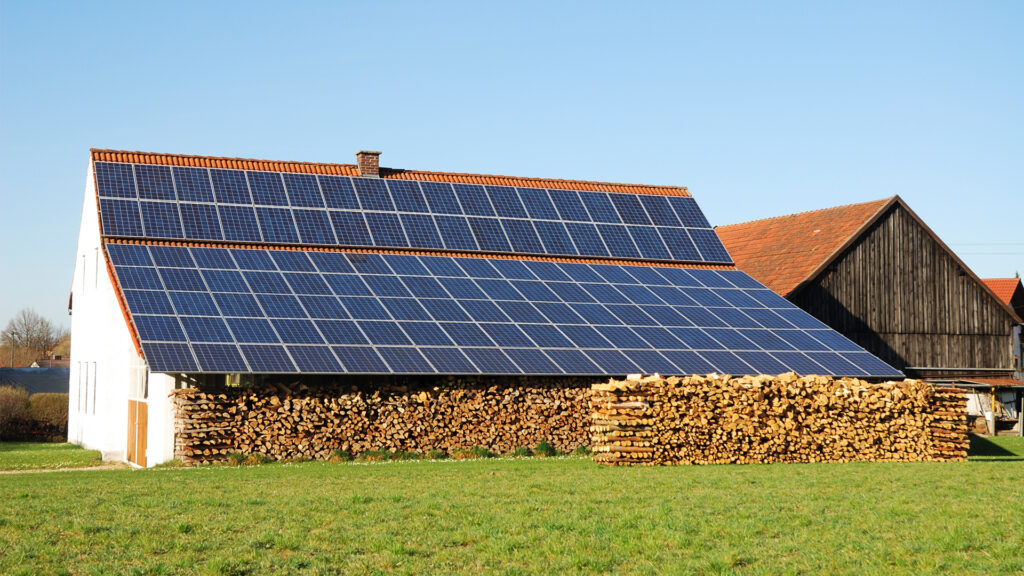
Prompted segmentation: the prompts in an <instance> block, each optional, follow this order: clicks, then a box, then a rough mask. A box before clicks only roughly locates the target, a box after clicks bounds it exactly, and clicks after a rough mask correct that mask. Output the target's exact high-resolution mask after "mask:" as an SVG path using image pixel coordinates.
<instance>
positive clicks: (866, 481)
mask: <svg viewBox="0 0 1024 576" xmlns="http://www.w3.org/2000/svg"><path fill="white" fill-rule="evenodd" d="M973 450H974V452H975V453H978V454H983V455H979V456H978V457H976V458H972V460H971V461H969V462H965V463H947V464H942V463H912V464H888V463H853V464H778V465H749V466H701V467H667V468H603V467H599V466H597V465H595V464H593V463H592V462H590V461H589V460H586V459H583V458H575V457H572V458H557V459H540V458H537V459H526V460H510V459H497V460H491V459H489V460H474V461H462V462H454V461H442V462H432V461H404V462H384V463H373V464H361V463H337V464H332V463H320V462H310V463H304V464H272V465H267V466H259V467H248V468H247V467H240V468H232V467H205V468H199V469H180V468H179V469H175V468H170V469H156V470H141V471H132V470H114V471H81V472H74V473H67V474H27V475H24V474H23V475H7V476H0V494H2V495H3V497H2V498H0V573H3V574H45V573H70V574H122V573H126V574H193V573H200V574H300V573H302V574H384V573H398V574H424V573H434V574H480V573H496V574H573V573H580V574H599V573H614V574H688V573H696V574H732V573H735V574H914V575H918V574H972V573H978V574H981V573H985V574H1024V552H1022V551H1024V515H1021V510H1020V502H1021V497H1022V495H1024V488H1022V478H1024V440H1022V439H1020V438H999V439H996V440H995V441H978V442H976V443H975V446H974V449H973Z"/></svg>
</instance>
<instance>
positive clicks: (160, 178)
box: [135, 164, 177, 201]
mask: <svg viewBox="0 0 1024 576" xmlns="http://www.w3.org/2000/svg"><path fill="white" fill-rule="evenodd" d="M135 181H136V183H137V185H138V190H139V198H140V199H143V200H170V201H174V200H176V199H177V195H176V194H175V193H174V183H173V182H172V181H171V169H170V167H168V166H151V165H146V164H140V165H138V166H136V167H135Z"/></svg>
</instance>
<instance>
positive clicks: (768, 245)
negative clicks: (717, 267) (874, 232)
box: [715, 198, 895, 296]
mask: <svg viewBox="0 0 1024 576" xmlns="http://www.w3.org/2000/svg"><path fill="white" fill-rule="evenodd" d="M894 200H895V198H886V199H884V200H876V201H874V202H865V203H862V204H850V205H848V206H839V207H836V208H826V209H824V210H814V211H812V212H802V213H800V214H790V215H788V216H778V217H776V218H768V219H765V220H755V221H753V222H744V223H742V224H733V225H730V226H718V227H717V228H715V231H716V232H718V237H719V238H721V239H722V243H723V244H725V248H726V249H727V250H728V251H729V254H730V255H731V256H732V259H733V261H734V262H735V263H736V267H737V268H739V269H740V270H742V271H744V272H746V273H747V274H750V275H751V276H753V277H754V278H755V279H756V280H758V281H759V282H761V283H762V284H764V285H765V286H767V287H769V288H771V289H772V290H774V291H775V292H777V293H778V294H780V295H782V296H787V295H789V294H790V293H791V292H792V291H793V290H794V289H795V288H796V287H797V286H799V285H800V284H801V283H802V282H804V281H806V280H809V279H810V278H811V276H812V275H813V274H814V273H815V271H817V270H818V269H819V268H820V267H821V266H822V265H823V264H824V263H826V262H827V261H829V260H831V258H832V256H833V255H834V254H835V253H836V252H837V251H838V250H840V249H842V248H843V247H844V246H845V245H846V244H847V243H848V242H849V241H850V240H852V239H853V237H854V236H855V235H856V234H857V232H858V231H860V230H861V228H863V227H864V226H865V225H866V224H868V223H869V222H870V221H872V220H873V217H874V216H875V215H877V214H878V213H879V212H880V211H881V210H882V209H883V208H885V207H887V206H888V205H889V204H890V203H892V202H893V201H894Z"/></svg>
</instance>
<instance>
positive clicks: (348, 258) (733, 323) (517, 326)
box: [106, 180, 900, 377]
mask: <svg viewBox="0 0 1024 576" xmlns="http://www.w3.org/2000/svg"><path fill="white" fill-rule="evenodd" d="M140 182H141V180H140ZM139 189H140V191H141V190H142V188H141V187H140V188H139ZM106 249H107V253H108V255H109V257H110V259H111V262H112V264H113V267H114V271H115V274H116V275H117V279H118V282H119V284H120V286H121V288H122V291H123V294H124V297H125V300H126V303H127V306H128V309H129V311H130V313H131V317H132V320H133V321H134V323H135V327H136V329H137V331H138V335H139V337H140V340H141V345H142V349H143V352H144V354H145V357H146V359H147V361H148V362H149V365H150V368H151V369H152V370H154V371H157V372H211V373H221V372H223V373H239V372H240V373H248V372H251V373H289V372H303V373H340V372H347V373H413V374H430V373H451V374H473V373H483V374H574V375H608V374H627V373H635V372H641V373H653V372H660V373H663V374H689V373H708V372H721V373H730V374H748V373H780V372H785V371H789V370H792V371H795V372H798V373H801V374H809V373H825V374H834V375H848V376H892V377H898V376H900V374H899V372H896V371H895V370H893V369H892V368H891V367H889V366H888V365H886V364H884V363H883V362H881V361H880V360H878V359H877V358H875V357H874V356H872V355H871V354H868V353H867V352H865V351H863V350H862V349H861V348H859V347H858V346H856V345H855V344H853V343H852V342H850V341H849V340H847V339H846V338H844V337H842V336H841V335H839V334H838V333H836V332H834V331H832V330H831V329H829V328H827V327H826V326H825V325H823V324H821V323H819V322H818V321H817V320H815V319H814V318H812V317H811V316H809V315H808V314H806V313H804V312H803V311H801V310H799V309H797V308H796V307H794V306H793V305H792V304H790V303H789V302H788V301H786V300H784V299H782V298H781V297H779V296H777V295H776V294H775V293H773V292H771V291H770V290H767V289H765V288H764V287H763V286H761V285H760V284H758V283H757V282H756V281H755V280H753V279H752V278H750V277H749V276H747V275H746V274H744V273H742V272H739V271H735V270H697V269H682V268H677V267H667V266H642V265H637V266H620V265H612V264H584V263H578V262H551V261H534V260H521V259H520V260H513V259H501V258H481V257H467V256H459V257H455V256H453V257H445V256H412V255H400V254H360V253H343V252H337V251H333V252H326V251H312V250H311V251H303V250H273V249H231V248H223V247H199V246H192V247H183V246H181V247H178V246H161V245H138V244H122V243H107V244H106Z"/></svg>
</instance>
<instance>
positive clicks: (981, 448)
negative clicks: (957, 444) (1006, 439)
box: [967, 434, 1024, 462]
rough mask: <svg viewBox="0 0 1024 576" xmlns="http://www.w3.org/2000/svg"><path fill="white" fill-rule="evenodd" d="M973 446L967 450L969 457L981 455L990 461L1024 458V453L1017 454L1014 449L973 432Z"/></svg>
mask: <svg viewBox="0 0 1024 576" xmlns="http://www.w3.org/2000/svg"><path fill="white" fill-rule="evenodd" d="M970 438H971V447H970V448H969V449H968V450H967V456H968V457H969V458H978V457H981V458H982V459H984V460H985V461H989V462H1012V461H1017V460H1024V454H1017V453H1016V452H1014V451H1012V450H1008V449H1007V448H1005V447H1003V446H1000V445H999V444H997V443H996V442H993V441H992V440H991V439H989V438H985V437H984V436H977V435H974V434H971V437H970Z"/></svg>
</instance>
